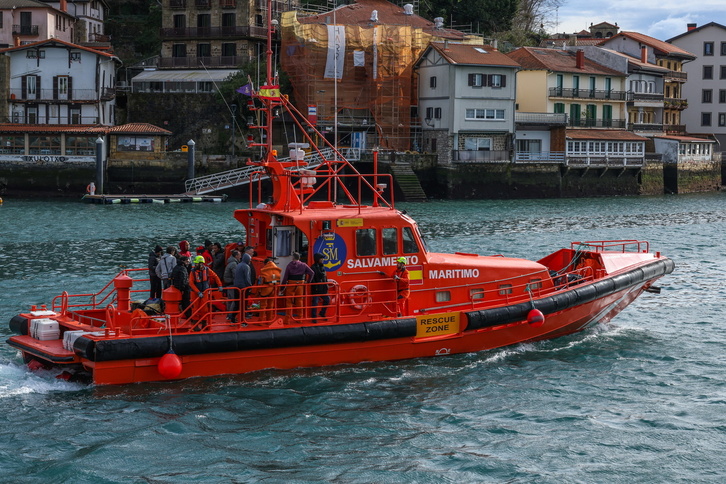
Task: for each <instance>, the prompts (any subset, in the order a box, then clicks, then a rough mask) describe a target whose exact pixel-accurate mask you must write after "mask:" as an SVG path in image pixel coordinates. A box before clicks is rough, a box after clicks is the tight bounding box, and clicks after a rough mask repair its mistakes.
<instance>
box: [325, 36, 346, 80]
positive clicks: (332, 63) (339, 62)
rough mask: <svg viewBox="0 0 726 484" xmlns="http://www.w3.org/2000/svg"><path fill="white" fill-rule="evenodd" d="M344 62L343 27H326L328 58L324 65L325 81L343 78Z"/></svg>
mask: <svg viewBox="0 0 726 484" xmlns="http://www.w3.org/2000/svg"><path fill="white" fill-rule="evenodd" d="M344 60H345V26H344V25H328V58H327V61H326V63H325V75H324V76H323V77H324V78H326V79H342V78H343V61H344Z"/></svg>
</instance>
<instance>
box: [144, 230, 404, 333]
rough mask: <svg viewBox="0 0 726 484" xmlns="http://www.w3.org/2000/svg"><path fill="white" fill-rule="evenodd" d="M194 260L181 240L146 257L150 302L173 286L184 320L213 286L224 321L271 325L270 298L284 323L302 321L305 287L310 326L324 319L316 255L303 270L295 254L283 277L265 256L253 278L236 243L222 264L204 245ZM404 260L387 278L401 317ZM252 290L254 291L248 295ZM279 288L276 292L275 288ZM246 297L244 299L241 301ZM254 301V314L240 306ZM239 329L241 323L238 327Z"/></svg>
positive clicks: (248, 255) (324, 287) (325, 303)
mask: <svg viewBox="0 0 726 484" xmlns="http://www.w3.org/2000/svg"><path fill="white" fill-rule="evenodd" d="M196 253H197V254H196V255H195V256H192V255H191V252H190V251H189V243H188V242H187V241H186V240H183V241H181V242H180V243H179V246H178V247H177V246H173V245H170V246H168V247H167V248H166V250H165V251H164V249H163V248H162V247H161V246H159V245H157V246H156V247H154V249H153V250H152V251H151V252H150V253H149V262H148V269H149V281H150V294H149V296H150V298H152V299H153V298H159V299H161V297H162V291H163V289H167V288H168V287H171V286H173V287H175V288H176V289H178V290H179V292H180V293H181V303H180V311H181V312H182V313H183V314H184V316H185V317H187V318H188V317H190V315H192V314H193V313H194V312H195V311H197V310H198V309H199V308H200V307H201V306H203V305H205V304H207V303H208V302H210V299H217V297H216V296H215V295H213V294H212V293H210V292H205V291H207V289H210V288H213V287H216V288H218V289H219V290H220V292H222V293H223V295H224V296H226V301H224V302H219V303H218V304H226V311H227V313H228V315H227V319H228V320H229V321H230V322H232V323H235V322H236V317H237V314H239V313H240V310H241V311H242V312H244V314H245V317H246V318H251V317H253V316H258V317H259V320H260V321H272V320H273V319H274V318H275V311H276V309H277V308H276V307H275V306H276V302H275V299H274V296H276V295H279V296H281V297H284V299H285V306H286V310H287V312H286V320H287V319H289V318H290V317H291V318H292V319H294V320H303V319H304V318H305V312H306V311H305V303H304V301H305V297H306V295H305V292H306V291H305V288H306V287H309V294H310V296H312V299H311V306H310V322H311V323H312V324H316V323H317V322H318V321H319V320H325V318H326V314H327V309H328V307H329V305H330V296H329V295H328V278H327V271H326V269H325V266H324V265H323V260H324V259H325V256H324V255H323V254H320V253H316V254H314V256H313V260H314V263H313V264H312V266H308V264H306V263H305V262H303V261H302V260H301V256H300V253H298V252H294V253H293V254H292V261H291V262H289V263H288V264H287V267H286V268H285V271H284V274H283V271H282V269H281V268H280V267H278V266H277V264H276V263H275V258H273V257H268V258H266V259H265V260H264V261H263V263H262V267H261V268H260V273H259V275H258V274H257V273H256V270H255V267H254V265H253V264H252V257H253V255H254V248H253V247H249V246H243V245H242V243H239V244H237V248H236V249H232V250H231V252H230V256H229V257H228V258H227V260H226V261H225V260H224V254H225V249H224V248H223V247H222V246H221V244H219V243H212V242H211V241H209V240H206V241H205V244H204V246H199V247H197V249H196ZM405 263H406V259H405V258H403V257H401V258H399V259H398V263H397V266H396V270H395V271H394V273H393V276H392V277H393V279H394V280H395V281H396V289H397V311H398V315H399V316H400V315H402V314H406V312H407V311H406V309H407V308H406V307H405V304H406V300H407V299H408V295H409V289H408V283H409V277H408V271H407V270H406V265H405ZM252 286H256V289H257V290H256V291H255V293H254V294H253V293H252V292H251V289H249V288H251V287H252ZM280 287H282V289H278V288H280ZM245 296H246V297H245ZM252 298H254V299H255V300H256V302H258V304H259V307H255V309H257V310H258V311H257V314H254V313H251V312H250V310H251V309H252V307H251V306H250V307H240V304H245V305H249V301H250V299H252ZM243 324H244V323H243Z"/></svg>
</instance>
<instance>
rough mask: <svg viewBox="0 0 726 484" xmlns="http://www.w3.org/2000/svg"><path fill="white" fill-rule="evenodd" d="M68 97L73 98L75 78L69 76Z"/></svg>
mask: <svg viewBox="0 0 726 484" xmlns="http://www.w3.org/2000/svg"><path fill="white" fill-rule="evenodd" d="M68 99H73V78H72V77H71V76H68Z"/></svg>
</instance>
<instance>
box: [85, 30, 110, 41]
mask: <svg viewBox="0 0 726 484" xmlns="http://www.w3.org/2000/svg"><path fill="white" fill-rule="evenodd" d="M88 41H89V42H104V43H107V42H111V36H110V35H103V34H97V33H96V32H91V33H89V34H88Z"/></svg>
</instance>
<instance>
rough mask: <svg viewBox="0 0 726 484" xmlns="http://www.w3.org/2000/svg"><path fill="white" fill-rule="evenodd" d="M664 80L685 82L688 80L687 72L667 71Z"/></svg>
mask: <svg viewBox="0 0 726 484" xmlns="http://www.w3.org/2000/svg"><path fill="white" fill-rule="evenodd" d="M665 78H666V80H670V81H674V80H675V81H680V82H686V81H687V80H688V74H686V73H685V72H678V71H668V72H666V74H665Z"/></svg>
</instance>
